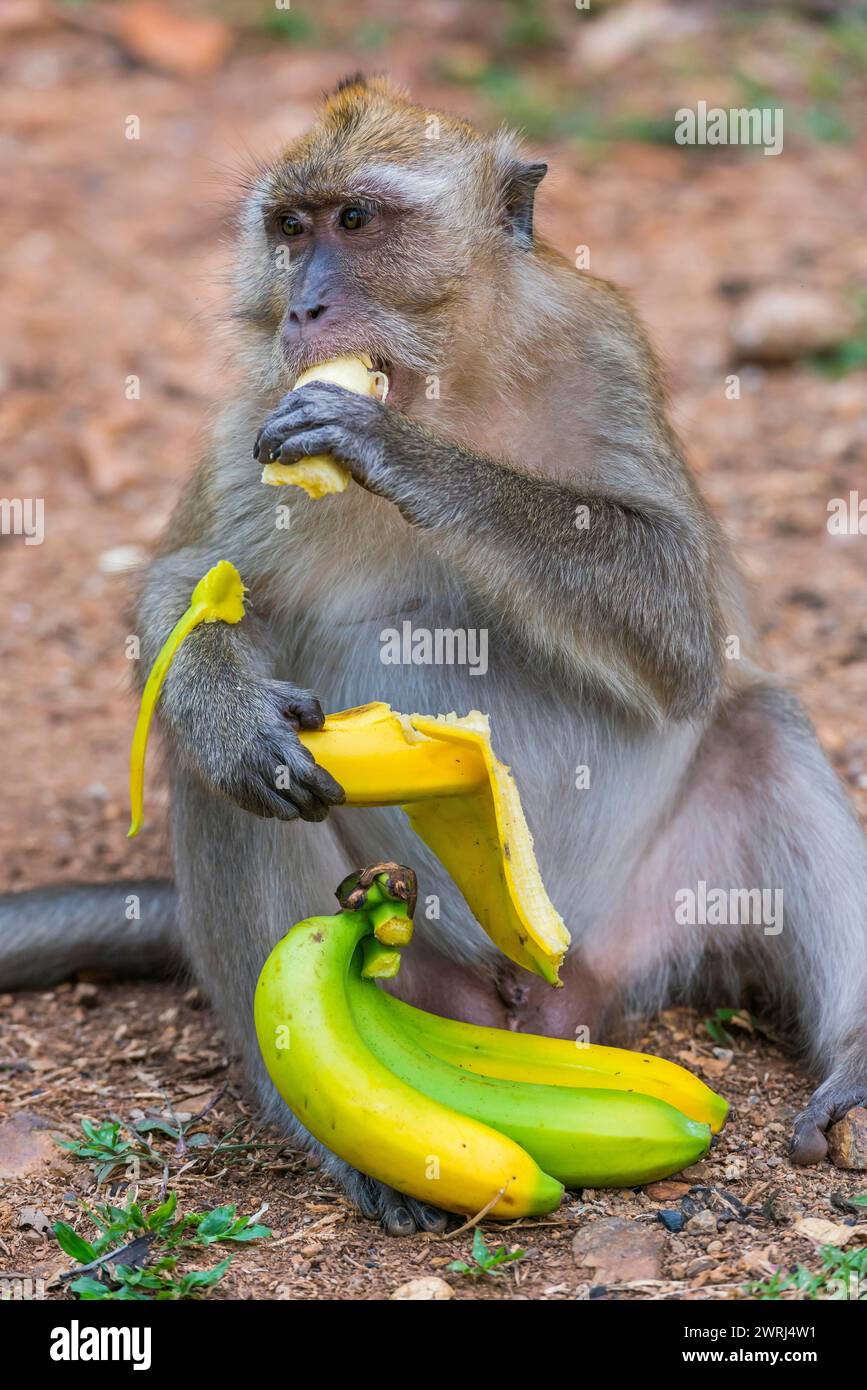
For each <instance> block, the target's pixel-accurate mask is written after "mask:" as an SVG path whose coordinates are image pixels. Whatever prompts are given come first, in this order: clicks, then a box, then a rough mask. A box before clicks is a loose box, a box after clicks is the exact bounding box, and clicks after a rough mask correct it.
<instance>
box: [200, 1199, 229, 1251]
mask: <svg viewBox="0 0 867 1390" xmlns="http://www.w3.org/2000/svg"><path fill="white" fill-rule="evenodd" d="M237 1210H238V1208H237V1207H236V1206H234V1205H233V1206H226V1207H214V1209H213V1211H209V1212H206V1213H205V1215H204V1216H203V1218H202V1220H201V1221H200V1222H199V1225H198V1230H197V1232H196V1234H197V1236H198V1238H199V1240H201V1241H202V1243H203V1244H204V1245H210V1244H211V1242H212V1241H215V1240H219V1239H220V1237H221V1236H222V1235H225V1233H226V1232H227V1231H228V1230H229V1229H230V1227H231V1226H232V1223H233V1222H234V1220H235V1216H236V1214H237Z"/></svg>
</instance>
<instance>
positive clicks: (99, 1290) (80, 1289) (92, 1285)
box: [69, 1274, 113, 1302]
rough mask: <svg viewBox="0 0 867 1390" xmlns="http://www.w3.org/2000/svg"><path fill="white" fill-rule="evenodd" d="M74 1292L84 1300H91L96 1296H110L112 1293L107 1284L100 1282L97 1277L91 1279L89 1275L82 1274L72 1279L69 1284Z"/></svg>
mask: <svg viewBox="0 0 867 1390" xmlns="http://www.w3.org/2000/svg"><path fill="white" fill-rule="evenodd" d="M69 1287H70V1289H71V1290H72V1292H73V1293H74V1294H77V1295H78V1297H79V1298H81V1299H84V1300H85V1302H90V1301H93V1300H95V1299H97V1298H112V1297H113V1294H112V1292H111V1289H110V1288H109V1287H108V1285H107V1284H101V1283H100V1282H99V1280H98V1279H91V1278H90V1275H87V1274H82V1276H81V1278H80V1279H73V1281H72V1283H71V1284H70V1285H69Z"/></svg>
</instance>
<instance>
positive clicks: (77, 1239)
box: [54, 1221, 96, 1265]
mask: <svg viewBox="0 0 867 1390" xmlns="http://www.w3.org/2000/svg"><path fill="white" fill-rule="evenodd" d="M54 1235H55V1237H56V1239H57V1243H58V1245H59V1246H60V1248H61V1250H62V1251H63V1252H64V1254H65V1255H68V1256H69V1258H70V1259H71V1260H75V1261H76V1263H77V1264H80V1265H86V1264H90V1262H91V1260H95V1259H96V1252H95V1250H94V1248H93V1246H92V1245H91V1244H90V1242H89V1241H87V1240H85V1239H84V1238H83V1237H82V1236H80V1235H79V1234H78V1232H77V1231H74V1230H73V1229H72V1227H71V1226H69V1225H67V1223H66V1222H65V1221H55V1223H54Z"/></svg>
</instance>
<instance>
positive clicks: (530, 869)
mask: <svg viewBox="0 0 867 1390" xmlns="http://www.w3.org/2000/svg"><path fill="white" fill-rule="evenodd" d="M299 738H300V740H301V742H302V743H303V744H304V746H305V748H307V749H309V751H310V752H311V753H312V754H313V756H314V758H315V759H316V761H317V762H318V763H319V764H320V765H321V766H322V767H324V768H325V769H326V770H327V771H328V772H330V773H331V775H332V777H334V778H336V780H337V781H338V782H339V783H340V785H341V786H342V787H343V789H344V791H345V792H346V800H347V804H348V805H350V806H392V805H400V806H401V808H402V810H403V811H405V812H406V815H407V816H408V817H409V822H410V824H411V826H412V828H413V830H415V832H416V834H417V835H419V836H420V838H421V839H422V840H424V842H425V844H427V845H429V846H430V848H431V849H432V850H433V852H434V854H435V855H436V856H437V858H438V859H439V860H440V862H441V864H442V865H443V867H444V868H445V869H446V870H447V871H448V873H449V874H450V875H451V877H452V878H453V879H454V881H455V883H456V884H457V885H458V887H459V888H460V890H461V892H462V893H463V895H464V897H465V899H466V901H467V904H468V905H469V907H470V909H471V911H472V913H473V915H474V916H475V918H476V919H477V921H478V922H479V923H480V924H481V926H482V927H484V929H485V931H486V932H487V933H488V935H489V936H490V938H491V940H492V941H493V942H494V943H495V944H496V945H497V946H498V947H499V948H500V950H501V951H502V952H503V954H504V955H506V956H508V957H509V959H510V960H512V961H514V962H515V964H516V965H521V966H523V967H524V968H525V969H527V970H531V971H533V973H534V974H536V975H541V977H542V979H543V980H547V981H548V983H549V984H552V985H556V984H558V983H559V978H558V975H559V969H560V966H561V964H562V961H563V958H564V956H565V954H566V951H567V949H568V947H569V939H570V938H569V933H568V931H567V930H566V927H565V925H564V923H563V920H562V918H561V917H560V915H559V913H558V912H557V911H556V909H555V908H554V906H553V904H552V903H551V900H550V899H549V897H548V894H547V893H546V891H545V885H544V884H543V882H542V876H541V874H540V873H539V867H538V865H537V863H536V856H535V854H534V853H533V837H532V835H531V834H530V831H529V829H528V827H527V822H526V820H525V818H524V812H523V808H522V806H521V799H520V796H519V793H518V788H517V786H516V784H515V781H514V779H513V778H512V775H511V772H510V771H509V768H508V767H507V766H506V765H505V764H504V763H501V762H500V761H499V759H498V758H497V757H496V755H495V753H494V751H493V749H492V747H491V736H490V729H489V726H488V720H487V716H486V715H483V714H480V713H479V711H478V710H473V711H472V712H471V713H470V714H468V715H466V716H465V717H463V718H459V717H458V716H456V715H454V714H451V715H447V716H444V717H438V718H434V717H431V716H429V715H421V714H409V715H403V714H398V713H396V712H395V711H394V710H392V709H391V708H390V706H389V705H386V704H382V703H375V704H370V705H362V706H360V707H359V708H358V709H353V710H341V711H340V712H339V713H337V714H330V715H328V716H327V717H326V719H325V724H324V726H323V727H322V728H321V729H317V730H314V731H312V732H306V731H302V732H301V733H300V734H299ZM394 944H400V943H394Z"/></svg>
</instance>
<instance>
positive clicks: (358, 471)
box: [253, 381, 412, 496]
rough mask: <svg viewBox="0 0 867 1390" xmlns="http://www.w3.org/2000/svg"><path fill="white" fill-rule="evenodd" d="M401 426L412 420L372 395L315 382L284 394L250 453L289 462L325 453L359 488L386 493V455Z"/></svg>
mask: <svg viewBox="0 0 867 1390" xmlns="http://www.w3.org/2000/svg"><path fill="white" fill-rule="evenodd" d="M406 428H410V429H411V428H412V422H411V421H408V420H407V419H406V417H405V416H401V415H399V414H398V412H397V411H394V410H389V409H388V407H387V406H384V405H383V404H382V402H381V401H378V400H376V399H375V398H374V397H373V396H359V395H357V394H356V393H355V392H354V391H347V390H345V389H344V388H343V387H342V386H335V385H334V384H333V382H325V381H314V382H310V383H309V385H307V386H302V387H301V389H300V390H298V391H290V392H289V394H288V396H284V397H283V399H282V400H281V401H280V403H279V404H278V405H277V406H276V408H275V409H274V410H273V411H272V412H271V414H270V415H269V416H268V419H267V420H266V421H265V423H264V425H263V426H262V428H261V430H260V431H259V435H258V438H257V439H256V443H255V446H254V448H253V457H254V458H256V459H258V460H259V461H260V463H287V464H291V463H297V462H298V461H299V460H300V459H304V458H311V457H313V456H314V455H316V454H330V455H331V456H332V458H335V459H337V460H338V461H339V462H340V463H342V464H343V465H344V467H346V468H347V469H348V470H349V472H350V473H351V474H352V476H353V478H354V479H355V481H356V482H357V483H360V484H361V485H362V487H366V488H367V489H368V491H370V492H380V493H383V494H384V495H386V496H388V486H387V473H388V468H387V465H388V460H389V457H390V456H391V457H396V454H397V449H396V448H395V447H394V446H396V444H397V439H398V435H399V434H402V433H403V431H404V430H405V429H406ZM403 452H404V450H401V453H403Z"/></svg>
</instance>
